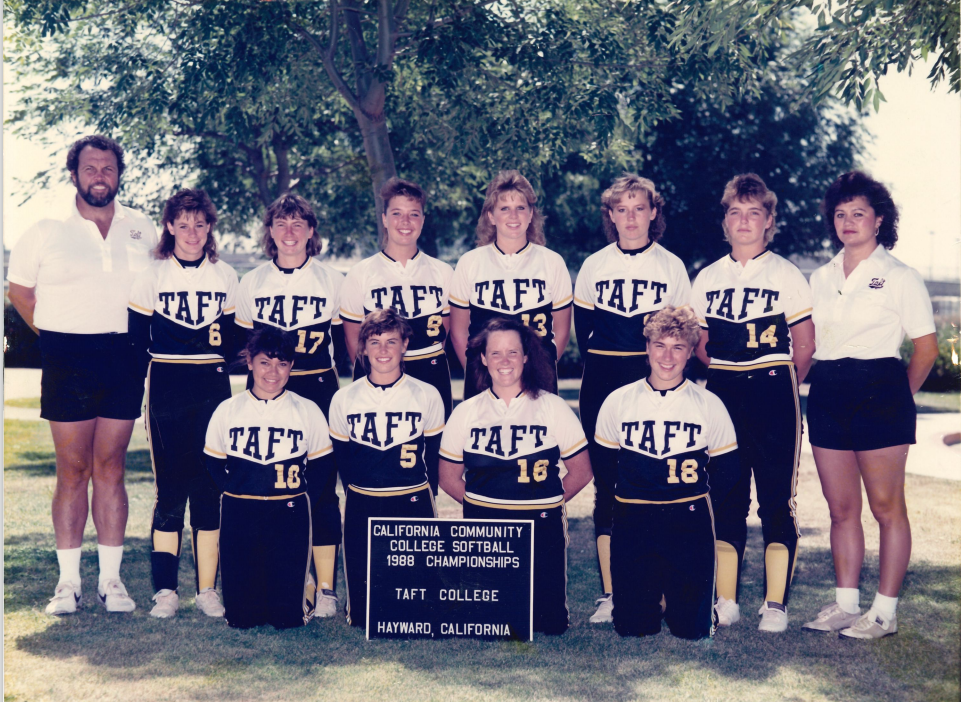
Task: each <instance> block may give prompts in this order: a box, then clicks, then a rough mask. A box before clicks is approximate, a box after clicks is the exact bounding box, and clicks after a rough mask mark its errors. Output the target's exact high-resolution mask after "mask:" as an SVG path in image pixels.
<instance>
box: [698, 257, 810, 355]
mask: <svg viewBox="0 0 961 702" xmlns="http://www.w3.org/2000/svg"><path fill="white" fill-rule="evenodd" d="M691 307H693V308H694V311H695V313H696V314H697V321H698V322H699V323H700V325H701V327H703V328H704V329H707V330H708V334H709V335H710V336H709V340H708V344H707V355H708V356H709V357H710V359H711V368H722V369H725V370H744V369H748V368H752V367H756V366H759V365H761V364H764V365H767V364H772V363H773V364H784V363H790V362H791V359H792V346H791V334H790V328H791V327H793V326H794V325H795V324H798V323H800V322H803V321H804V320H806V319H809V318H810V317H811V288H810V287H809V286H808V283H807V281H806V280H805V279H804V275H803V274H802V273H801V271H799V270H798V269H797V266H795V265H794V264H793V263H791V262H790V261H788V260H787V259H785V258H782V257H780V256H778V255H777V254H776V253H773V252H771V251H764V252H763V253H761V254H758V255H757V256H755V257H754V258H753V259H751V260H750V261H748V262H747V265H746V266H742V265H741V264H740V263H738V262H737V261H735V260H734V259H733V258H732V257H731V256H730V255H727V256H725V257H724V258H722V259H720V260H718V261H715V262H714V263H712V264H711V265H710V266H707V267H706V268H705V269H704V270H702V271H701V272H700V273H699V274H698V276H697V279H696V280H695V281H694V286H693V289H692V291H691Z"/></svg>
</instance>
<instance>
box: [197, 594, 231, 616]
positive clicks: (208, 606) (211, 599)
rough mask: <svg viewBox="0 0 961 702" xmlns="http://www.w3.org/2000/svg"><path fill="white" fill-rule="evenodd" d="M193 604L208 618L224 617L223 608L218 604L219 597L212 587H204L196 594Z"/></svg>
mask: <svg viewBox="0 0 961 702" xmlns="http://www.w3.org/2000/svg"><path fill="white" fill-rule="evenodd" d="M194 604H195V605H197V609H199V610H200V611H201V612H203V613H204V614H206V615H207V616H208V617H222V616H224V606H223V604H221V602H220V595H218V594H217V591H216V590H214V589H213V588H212V587H205V588H204V589H203V590H201V591H200V592H198V593H197V598H196V599H195V600H194Z"/></svg>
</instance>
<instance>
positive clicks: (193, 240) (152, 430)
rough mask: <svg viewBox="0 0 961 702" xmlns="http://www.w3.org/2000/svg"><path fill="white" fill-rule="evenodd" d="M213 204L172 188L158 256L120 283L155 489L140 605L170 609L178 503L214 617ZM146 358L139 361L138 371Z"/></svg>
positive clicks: (228, 289) (222, 378)
mask: <svg viewBox="0 0 961 702" xmlns="http://www.w3.org/2000/svg"><path fill="white" fill-rule="evenodd" d="M216 223H217V213H216V210H215V209H214V205H213V203H212V202H211V201H210V198H209V197H208V196H207V193H205V192H204V191H203V190H181V191H180V192H178V193H177V194H176V195H174V196H173V197H172V198H170V199H169V200H167V204H166V205H165V206H164V212H163V220H162V226H163V228H164V231H163V234H162V235H161V237H160V244H159V245H158V246H157V249H156V251H155V252H154V255H155V256H156V257H157V258H158V259H160V260H158V261H156V262H154V263H153V264H152V265H151V266H150V267H149V268H147V269H146V270H145V271H144V272H143V273H141V274H140V276H139V277H138V278H137V280H136V281H135V282H134V285H133V289H132V290H131V293H130V303H129V306H128V307H129V310H128V313H127V315H128V320H129V321H128V326H129V328H130V333H129V335H130V343H131V346H132V347H133V348H132V351H133V353H134V354H135V357H136V358H137V359H139V362H140V368H141V373H142V375H144V376H147V378H148V383H147V426H148V434H147V436H148V439H149V441H150V457H151V461H152V463H153V469H154V480H155V481H156V484H157V485H156V492H155V496H154V510H153V523H152V526H151V542H152V545H153V548H152V552H151V554H150V564H151V570H152V572H153V582H154V591H155V592H156V594H155V595H154V598H153V599H154V601H155V602H156V603H157V604H156V605H155V606H154V608H153V609H152V610H151V612H150V614H151V616H154V617H161V618H164V617H172V616H174V615H176V614H177V609H178V608H179V606H180V598H179V596H178V593H177V587H178V583H177V580H178V576H177V571H178V570H179V568H180V548H181V543H182V539H183V528H184V511H185V509H186V507H187V500H188V499H189V500H190V527H191V541H192V544H193V554H194V567H195V568H196V575H197V580H196V585H197V599H196V603H197V608H198V609H200V610H201V611H202V612H203V613H204V614H206V615H207V616H210V617H222V616H223V614H224V608H223V605H222V604H221V603H220V597H219V596H218V595H217V591H216V590H215V589H214V587H215V586H216V584H217V561H218V558H219V556H218V541H219V538H220V493H219V492H218V490H217V486H216V485H215V484H214V482H213V479H212V478H211V477H210V474H209V473H208V472H207V468H206V465H205V462H204V454H203V450H204V437H205V434H206V431H207V424H208V423H209V422H210V417H211V415H212V414H213V413H214V410H215V409H217V405H219V404H220V403H221V402H223V401H224V400H226V399H228V398H229V397H230V377H229V375H228V370H227V364H228V363H229V362H230V361H232V360H233V355H234V354H233V349H232V348H231V347H232V344H231V343H230V341H231V339H232V337H233V330H234V305H235V298H236V293H237V273H236V272H235V271H234V269H233V268H231V267H230V266H228V265H227V264H226V263H224V262H223V261H219V260H217V242H216V241H215V240H214V236H213V228H214V225H215V224H216ZM148 368H149V371H148Z"/></svg>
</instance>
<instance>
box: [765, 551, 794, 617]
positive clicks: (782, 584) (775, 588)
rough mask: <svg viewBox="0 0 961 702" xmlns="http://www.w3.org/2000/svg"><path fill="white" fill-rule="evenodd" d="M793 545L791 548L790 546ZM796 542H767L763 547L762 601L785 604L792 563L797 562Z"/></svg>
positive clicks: (792, 574)
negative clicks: (788, 543) (765, 546)
mask: <svg viewBox="0 0 961 702" xmlns="http://www.w3.org/2000/svg"><path fill="white" fill-rule="evenodd" d="M792 547H793V548H792ZM796 556H797V544H796V543H794V544H790V545H785V544H768V545H767V548H765V549H764V601H765V602H777V603H779V604H783V605H786V604H787V598H788V594H789V591H790V589H791V579H792V578H793V577H794V564H795V563H796V562H797V559H796Z"/></svg>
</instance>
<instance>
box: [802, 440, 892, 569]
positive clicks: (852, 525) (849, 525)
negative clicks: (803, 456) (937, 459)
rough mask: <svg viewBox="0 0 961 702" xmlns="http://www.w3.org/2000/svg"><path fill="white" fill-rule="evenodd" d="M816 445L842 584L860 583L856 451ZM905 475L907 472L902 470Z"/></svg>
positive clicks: (861, 548) (861, 550) (861, 534)
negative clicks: (837, 449)
mask: <svg viewBox="0 0 961 702" xmlns="http://www.w3.org/2000/svg"><path fill="white" fill-rule="evenodd" d="M813 449H814V462H815V464H817V469H818V477H819V478H820V479H821V491H822V492H823V493H824V499H826V500H827V502H828V509H829V510H830V511H831V555H832V556H833V558H834V575H835V579H836V581H837V586H838V587H853V588H856V587H858V583H859V581H860V579H861V564H862V563H863V562H864V529H863V528H862V527H861V473H860V471H859V469H858V468H859V466H858V457H857V455H855V453H854V451H836V450H834V449H826V448H819V447H817V446H814V447H813ZM902 475H903V473H902Z"/></svg>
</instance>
